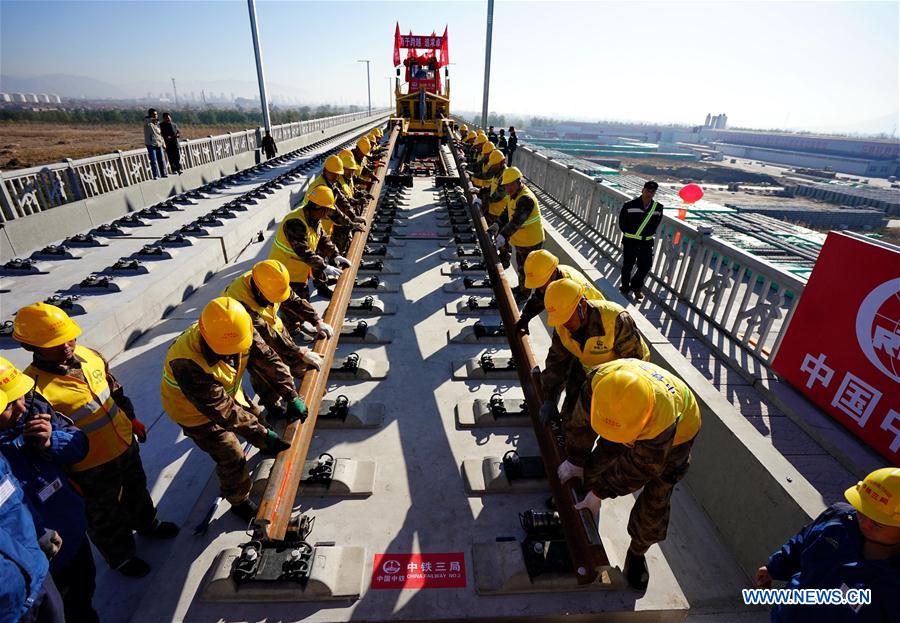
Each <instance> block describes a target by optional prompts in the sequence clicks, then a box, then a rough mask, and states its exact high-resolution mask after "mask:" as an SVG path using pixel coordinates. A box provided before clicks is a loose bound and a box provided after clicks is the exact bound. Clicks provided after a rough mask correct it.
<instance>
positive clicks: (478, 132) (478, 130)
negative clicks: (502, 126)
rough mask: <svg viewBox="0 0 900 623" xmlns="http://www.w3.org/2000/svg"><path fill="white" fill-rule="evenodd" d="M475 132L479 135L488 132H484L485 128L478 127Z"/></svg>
mask: <svg viewBox="0 0 900 623" xmlns="http://www.w3.org/2000/svg"><path fill="white" fill-rule="evenodd" d="M475 134H477V135H478V136H487V134H485V133H484V129H483V128H478V129H477V130H476V131H475Z"/></svg>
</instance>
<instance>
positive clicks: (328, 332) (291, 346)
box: [222, 260, 334, 414]
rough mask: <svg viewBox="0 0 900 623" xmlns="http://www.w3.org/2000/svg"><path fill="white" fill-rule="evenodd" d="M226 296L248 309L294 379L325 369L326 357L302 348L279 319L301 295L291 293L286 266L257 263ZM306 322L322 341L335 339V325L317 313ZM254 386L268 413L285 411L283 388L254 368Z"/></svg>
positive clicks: (236, 282) (270, 261) (232, 284)
mask: <svg viewBox="0 0 900 623" xmlns="http://www.w3.org/2000/svg"><path fill="white" fill-rule="evenodd" d="M222 296H228V297H231V298H233V299H234V300H236V301H237V302H238V303H240V304H241V305H243V306H244V309H245V310H247V313H248V314H250V319H251V320H252V321H253V330H254V331H256V333H257V334H258V335H259V336H260V337H261V338H262V340H263V341H264V342H265V343H266V344H268V345H269V347H270V348H271V349H272V350H273V351H275V354H276V355H277V356H278V358H279V359H281V361H282V362H283V363H284V365H285V366H287V368H288V369H289V370H290V371H291V374H292V375H293V376H294V378H300V377H302V376H303V375H304V374H305V373H306V371H307V370H308V369H309V368H315V369H316V370H319V369H321V366H322V356H321V355H319V354H318V353H316V352H314V351H313V350H312V349H311V348H309V347H307V346H298V345H297V344H296V342H294V340H293V338H292V337H291V336H290V334H289V333H288V332H287V331H286V330H285V327H284V323H283V322H282V321H281V318H279V317H278V308H279V307H280V306H281V304H282V303H283V302H284V301H286V300H288V299H290V298H291V297H296V296H297V295H296V294H294V292H293V291H292V290H291V277H290V275H289V274H288V271H287V268H285V267H284V264H282V263H281V262H279V261H278V260H263V261H261V262H257V263H256V264H255V265H254V266H253V269H252V270H249V271H247V272H246V273H244V274H243V275H241V276H240V277H238V278H237V279H235V280H234V281H232V282H231V284H229V286H228V287H227V288H225V291H224V292H223V293H222ZM306 320H307V322H309V323H310V325H312V326H313V327H315V331H316V333H317V337H318V339H326V338H332V337H334V329H332V327H331V325H329V324H328V323H326V322H325V321H323V320H322V319H321V318H319V317H318V316H317V315H316V314H315V312H313V314H312V315H310V316H307V318H306ZM250 385H251V386H252V387H253V391H255V392H256V395H257V396H259V399H260V402H261V403H262V404H263V405H264V406H265V407H266V410H267V411H268V413H270V414H272V413H278V414H281V413H283V412H284V406H283V405H281V404H279V403H280V402H281V396H280V394H279V390H280V386H273V385H272V384H271V383H270V382H269V379H268V378H266V377H264V376H263V375H261V374H260V373H259V370H258V368H257V367H255V366H254V367H251V368H250Z"/></svg>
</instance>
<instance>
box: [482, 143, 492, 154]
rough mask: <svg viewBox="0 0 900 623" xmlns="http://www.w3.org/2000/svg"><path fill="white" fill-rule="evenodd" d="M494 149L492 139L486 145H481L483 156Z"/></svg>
mask: <svg viewBox="0 0 900 623" xmlns="http://www.w3.org/2000/svg"><path fill="white" fill-rule="evenodd" d="M492 151H494V144H493V143H492V142H491V141H487V142H486V143H485V144H484V145H482V146H481V155H482V156H486V155H488V154H489V153H491V152H492Z"/></svg>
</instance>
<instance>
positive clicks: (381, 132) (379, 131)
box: [375, 128, 384, 138]
mask: <svg viewBox="0 0 900 623" xmlns="http://www.w3.org/2000/svg"><path fill="white" fill-rule="evenodd" d="M375 136H377V137H378V138H381V137H382V136H384V130H382V129H381V128H375Z"/></svg>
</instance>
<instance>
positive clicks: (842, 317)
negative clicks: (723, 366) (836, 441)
mask: <svg viewBox="0 0 900 623" xmlns="http://www.w3.org/2000/svg"><path fill="white" fill-rule="evenodd" d="M772 367H773V368H775V371H776V372H778V374H780V375H781V376H783V377H784V378H785V379H787V380H788V381H789V382H790V383H791V385H793V386H794V387H796V388H797V389H798V390H799V391H801V392H803V393H804V394H806V396H807V397H809V399H810V400H812V401H813V402H815V403H816V404H817V405H819V406H820V407H821V408H822V409H824V410H825V411H827V412H828V413H829V414H830V415H831V416H832V417H833V418H835V419H836V420H838V421H839V422H841V423H842V424H843V425H844V426H846V427H847V428H848V429H850V431H852V432H853V433H854V434H855V435H856V436H857V437H860V438H861V439H862V440H864V441H865V442H866V443H867V444H868V445H869V446H870V447H871V448H872V449H873V450H876V451H877V452H879V453H881V455H882V456H884V457H885V458H886V459H888V460H889V461H891V462H892V464H893V465H900V253H898V252H897V251H896V250H894V249H892V248H890V247H888V246H883V245H879V244H876V243H874V242H869V241H865V240H860V239H858V238H854V237H851V236H847V235H845V234H840V233H836V232H831V233H829V234H828V238H827V239H826V240H825V246H824V247H822V251H821V253H819V259H818V260H817V261H816V266H815V269H813V272H812V275H810V278H809V282H808V283H807V284H806V287H805V288H804V290H803V296H802V297H801V298H800V302H799V303H798V305H797V309H796V310H795V311H794V316H793V318H792V319H791V324H790V326H789V327H788V329H787V333H785V336H784V340H783V341H782V343H781V347H780V348H779V349H778V353H777V354H776V355H775V360H774V361H773V362H772Z"/></svg>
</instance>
